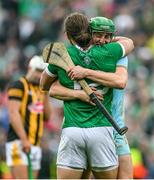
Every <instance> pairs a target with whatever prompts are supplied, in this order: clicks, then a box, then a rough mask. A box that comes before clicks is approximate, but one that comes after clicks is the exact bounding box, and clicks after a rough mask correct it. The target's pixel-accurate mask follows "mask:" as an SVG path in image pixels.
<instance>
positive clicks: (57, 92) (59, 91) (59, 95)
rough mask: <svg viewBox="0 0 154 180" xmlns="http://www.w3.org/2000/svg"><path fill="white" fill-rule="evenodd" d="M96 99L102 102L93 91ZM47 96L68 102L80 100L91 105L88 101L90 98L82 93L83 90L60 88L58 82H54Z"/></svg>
mask: <svg viewBox="0 0 154 180" xmlns="http://www.w3.org/2000/svg"><path fill="white" fill-rule="evenodd" d="M93 90H94V92H95V94H96V95H97V97H98V98H99V99H100V100H102V99H103V97H102V95H101V94H100V93H99V92H98V91H96V89H93ZM49 95H50V96H51V97H54V98H56V99H60V100H64V101H68V100H75V99H80V100H81V101H84V102H87V103H90V104H93V103H92V102H91V100H90V97H89V96H88V95H87V94H86V93H85V92H84V91H83V90H74V89H69V88H66V87H64V86H62V85H61V84H60V83H59V81H58V80H57V81H55V82H54V83H53V84H52V85H51V87H50V90H49Z"/></svg>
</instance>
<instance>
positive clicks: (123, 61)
mask: <svg viewBox="0 0 154 180" xmlns="http://www.w3.org/2000/svg"><path fill="white" fill-rule="evenodd" d="M117 66H123V67H125V68H127V67H128V58H127V57H123V58H121V59H120V60H119V61H118V62H117Z"/></svg>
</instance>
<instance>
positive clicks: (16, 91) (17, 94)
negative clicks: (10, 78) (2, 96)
mask: <svg viewBox="0 0 154 180" xmlns="http://www.w3.org/2000/svg"><path fill="white" fill-rule="evenodd" d="M23 94H24V85H23V83H22V82H21V81H20V80H18V81H15V82H13V83H11V84H10V85H9V87H8V99H14V100H19V101H21V100H22V97H23Z"/></svg>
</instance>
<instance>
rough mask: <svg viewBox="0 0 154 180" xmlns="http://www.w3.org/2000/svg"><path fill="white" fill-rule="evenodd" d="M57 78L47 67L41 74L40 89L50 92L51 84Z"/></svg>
mask: <svg viewBox="0 0 154 180" xmlns="http://www.w3.org/2000/svg"><path fill="white" fill-rule="evenodd" d="M49 66H50V65H49ZM56 78H57V76H56V75H55V74H53V73H52V72H51V71H50V69H49V68H48V67H47V68H46V69H45V70H44V71H43V72H42V74H41V78H40V89H41V90H43V91H48V90H49V89H50V86H51V84H52V83H53V82H54V81H55V80H56Z"/></svg>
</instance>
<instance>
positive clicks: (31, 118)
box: [7, 77, 45, 145]
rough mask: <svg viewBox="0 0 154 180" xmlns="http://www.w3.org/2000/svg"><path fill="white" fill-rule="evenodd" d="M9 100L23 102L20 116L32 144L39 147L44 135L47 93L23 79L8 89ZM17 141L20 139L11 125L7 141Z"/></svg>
mask: <svg viewBox="0 0 154 180" xmlns="http://www.w3.org/2000/svg"><path fill="white" fill-rule="evenodd" d="M8 99H9V100H17V101H21V107H20V115H21V121H22V123H23V126H24V129H25V131H26V133H27V135H28V138H29V141H30V142H31V144H33V145H39V144H40V138H41V137H42V134H43V120H44V99H45V93H44V92H42V91H40V89H39V86H38V85H34V84H32V83H29V82H28V81H27V80H26V78H25V77H22V78H21V79H19V80H18V81H15V82H13V83H12V84H10V86H9V87H8ZM14 108H15V107H14ZM15 139H19V137H18V135H17V134H16V133H15V131H14V129H13V127H12V126H11V124H10V127H9V131H8V136H7V141H12V140H15Z"/></svg>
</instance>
